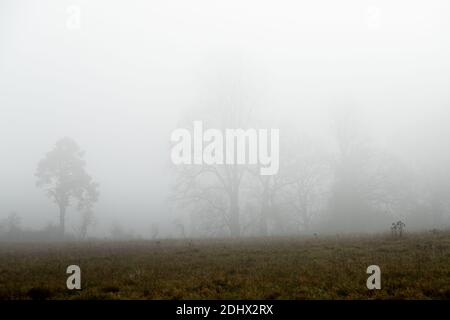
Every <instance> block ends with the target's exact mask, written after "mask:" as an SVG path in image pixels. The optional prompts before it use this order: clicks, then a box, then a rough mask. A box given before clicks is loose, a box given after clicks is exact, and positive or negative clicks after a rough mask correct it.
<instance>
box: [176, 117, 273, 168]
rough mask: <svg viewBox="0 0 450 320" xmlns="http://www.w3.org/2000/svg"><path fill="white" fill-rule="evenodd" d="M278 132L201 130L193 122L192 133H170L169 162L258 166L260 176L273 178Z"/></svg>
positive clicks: (263, 130)
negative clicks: (170, 150)
mask: <svg viewBox="0 0 450 320" xmlns="http://www.w3.org/2000/svg"><path fill="white" fill-rule="evenodd" d="M279 140H280V132H279V129H270V130H268V129H258V130H257V129H225V130H223V131H221V130H218V129H213V128H209V129H206V130H204V127H203V122H202V121H194V123H193V132H192V133H191V131H190V130H188V129H185V128H179V129H176V130H174V131H173V132H172V135H171V141H172V142H175V143H176V144H175V145H174V146H173V147H172V152H171V158H172V162H173V163H174V164H177V165H178V164H188V165H189V164H196V165H203V164H206V165H232V164H238V165H242V164H248V165H259V166H260V174H261V175H275V174H277V173H278V169H279V164H280V161H279V158H280V156H279V154H280V141H279Z"/></svg>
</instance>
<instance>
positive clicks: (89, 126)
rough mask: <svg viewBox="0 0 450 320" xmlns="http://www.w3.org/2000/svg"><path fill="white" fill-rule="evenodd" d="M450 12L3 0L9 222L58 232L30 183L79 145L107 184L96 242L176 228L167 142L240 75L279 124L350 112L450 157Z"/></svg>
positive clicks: (2, 119)
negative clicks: (228, 76)
mask: <svg viewBox="0 0 450 320" xmlns="http://www.w3.org/2000/svg"><path fill="white" fill-rule="evenodd" d="M74 8H75V11H76V10H78V9H79V13H80V20H79V21H80V25H79V28H77V27H76V26H75V28H74V27H73V25H71V20H70V19H72V18H73V16H72V14H73V12H74V11H73V10H74ZM449 17H450V2H449V1H446V0H442V1H436V0H431V1H406V0H405V1H392V0H390V1H375V0H373V1H360V0H354V1H331V0H328V1H325V0H319V1H304V2H302V3H300V1H276V2H275V1H256V0H255V1H246V0H239V1H211V0H208V1H207V0H204V1H181V0H180V1H172V0H169V1H162V0H161V1H156V0H153V1H131V2H130V1H106V0H104V1H88V0H86V1H75V0H74V1H57V0H55V1H49V0H43V1H25V0H19V1H16V0H2V1H1V2H0V219H1V218H4V217H6V216H7V215H8V214H9V213H10V212H11V211H17V212H18V213H19V214H20V215H21V216H22V219H23V224H24V225H25V226H28V227H41V226H43V225H46V224H48V223H51V222H53V223H56V222H57V212H58V211H57V208H56V206H54V205H52V204H51V203H50V202H49V200H48V199H47V198H46V197H45V195H44V193H43V191H42V190H40V189H38V188H36V186H35V177H34V172H35V170H36V166H37V163H38V161H39V160H40V159H41V158H42V157H43V156H44V155H45V153H46V152H47V151H49V150H50V149H51V148H52V147H53V145H54V143H55V142H56V141H57V140H58V139H60V138H62V137H65V136H70V137H72V138H74V139H75V140H76V141H77V142H78V143H79V145H80V146H81V148H82V149H83V150H85V151H86V155H85V159H86V161H87V165H88V166H87V169H88V171H89V173H90V174H91V175H92V176H93V178H94V179H95V180H96V181H98V182H99V183H100V192H101V197H100V200H99V202H98V204H97V205H96V207H95V212H96V215H97V219H98V220H99V226H97V230H98V233H99V234H102V233H105V232H107V230H108V229H109V228H110V225H111V224H112V223H113V222H120V223H123V224H125V225H127V226H129V227H130V228H133V229H134V230H136V231H138V232H142V233H145V232H148V230H149V228H150V224H151V223H152V222H153V221H158V222H159V221H165V222H166V223H168V221H169V220H170V218H169V216H168V215H167V214H166V213H167V211H166V196H167V190H168V184H169V179H168V178H167V176H168V171H169V169H168V164H169V161H170V133H171V131H172V130H173V129H175V128H176V127H177V125H178V124H179V123H180V118H181V117H182V114H183V112H184V111H185V110H189V108H191V107H195V106H196V105H197V104H199V103H200V101H202V100H203V98H204V97H205V96H206V95H208V94H211V90H213V89H212V88H214V82H215V81H216V79H217V78H220V76H221V74H222V73H223V72H229V69H228V67H229V66H233V68H234V69H235V70H240V71H242V72H244V73H245V75H246V76H248V79H250V80H249V81H250V82H251V83H252V84H253V85H254V87H255V88H256V89H255V91H254V93H253V94H255V95H258V96H260V99H259V100H258V101H260V104H261V105H264V106H265V107H268V108H269V109H270V110H273V111H272V112H273V113H274V117H281V118H288V119H291V120H292V119H298V124H299V126H305V127H309V128H310V129H312V130H314V129H316V130H318V131H326V130H327V128H328V127H329V122H328V120H329V119H328V118H327V117H326V114H327V112H328V111H329V108H330V107H333V106H334V103H335V102H336V101H352V103H354V104H355V105H357V106H358V108H361V110H362V111H363V114H364V118H362V120H361V121H367V122H366V124H367V128H368V130H369V131H370V132H371V134H372V135H373V137H374V139H375V141H376V142H377V143H379V144H380V145H383V146H384V147H386V148H390V149H392V150H395V152H396V153H398V154H399V155H401V156H403V157H405V158H412V159H414V160H417V161H433V159H430V155H431V157H433V156H435V157H436V159H438V158H439V159H440V160H437V161H444V160H445V159H448V157H447V153H446V152H445V150H447V149H448V140H446V139H447V138H449V137H450V132H449V129H448V127H449V126H448V122H449V120H450V117H449V111H448V110H449V108H450V93H449V92H450V91H449V88H450V59H449V57H450V37H449V34H450V19H449ZM68 24H69V25H68ZM363 119H366V120H363ZM322 129H323V130H322ZM74 216H75V214H73V215H70V214H69V216H68V219H69V221H68V224H69V225H70V221H71V219H73V217H74Z"/></svg>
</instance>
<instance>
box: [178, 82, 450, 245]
mask: <svg viewBox="0 0 450 320" xmlns="http://www.w3.org/2000/svg"><path fill="white" fill-rule="evenodd" d="M238 87H239V86H235V87H234V88H238ZM219 101H220V103H219V104H217V105H209V106H208V108H200V109H198V110H193V111H191V112H190V113H189V115H188V116H187V117H185V119H183V122H182V125H185V126H188V124H189V123H192V121H193V120H198V119H202V120H204V123H205V122H206V123H208V126H209V127H211V128H221V129H222V130H224V129H225V128H244V129H245V128H255V127H261V128H271V127H275V128H280V139H281V141H280V171H279V173H278V174H277V175H273V176H261V175H260V174H259V170H258V169H259V168H258V167H257V166H250V165H227V164H225V165H222V164H221V165H206V164H203V165H176V166H174V172H175V179H174V185H173V194H172V200H173V204H174V210H175V211H176V212H177V214H178V215H179V217H178V218H177V224H178V225H179V224H180V223H182V224H183V234H185V233H187V236H220V237H222V236H231V237H239V236H243V235H253V236H266V235H274V234H299V233H304V234H305V233H316V232H321V233H325V232H329V233H341V232H342V233H343V232H358V233H359V232H360V233H364V232H383V231H384V232H388V231H389V228H390V226H391V224H392V222H393V221H398V219H401V220H402V221H406V222H407V225H408V227H409V229H411V230H412V229H428V228H444V227H448V226H449V221H450V220H449V213H450V201H449V198H450V197H448V195H449V194H450V177H449V175H448V174H442V173H441V175H440V176H430V175H425V174H424V173H423V172H424V170H423V168H420V167H418V166H414V165H412V164H411V163H412V161H411V162H410V163H406V162H405V161H402V160H400V158H399V157H397V156H396V155H394V154H393V153H392V152H389V151H387V150H383V149H382V148H380V147H379V146H376V144H375V143H373V141H372V140H371V137H370V135H369V134H368V133H367V132H366V131H365V128H364V127H363V126H362V122H361V121H360V119H359V118H358V109H357V108H355V107H347V106H345V107H341V108H337V109H336V110H335V111H334V112H330V114H329V115H330V117H329V125H330V128H331V130H329V135H328V137H327V138H326V139H327V141H326V142H324V141H322V140H320V139H322V138H318V137H316V136H314V135H312V134H309V133H306V132H302V130H301V129H300V130H299V129H298V128H296V127H295V125H292V126H290V125H289V124H286V123H283V125H281V126H280V124H279V123H273V122H272V123H271V122H270V120H268V119H270V117H264V116H263V115H262V114H261V112H259V113H258V112H255V109H251V108H248V107H247V105H246V103H248V101H246V100H245V97H243V94H242V92H239V90H237V91H233V90H231V91H230V92H227V96H226V97H223V98H220V99H219ZM180 221H181V222H180ZM185 226H186V227H185Z"/></svg>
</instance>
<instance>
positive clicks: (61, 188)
mask: <svg viewBox="0 0 450 320" xmlns="http://www.w3.org/2000/svg"><path fill="white" fill-rule="evenodd" d="M83 156H84V152H83V151H81V149H80V148H79V146H78V145H77V143H76V142H75V141H74V140H72V139H71V138H63V139H61V140H59V141H58V142H56V144H55V147H54V148H53V150H51V151H50V152H48V153H47V154H46V155H45V157H44V158H43V159H42V160H41V161H40V162H39V164H38V167H37V171H36V174H35V175H36V177H37V183H36V185H37V186H38V187H41V188H43V189H44V190H45V191H46V192H47V196H48V197H49V198H50V199H51V200H52V201H53V202H54V203H55V204H56V205H57V206H58V208H59V223H60V232H61V235H64V231H65V219H66V210H67V208H68V207H69V206H71V205H72V204H76V206H77V209H78V210H80V211H86V210H90V209H91V208H92V206H93V204H94V203H95V202H96V201H97V199H98V195H99V193H98V184H97V183H95V182H93V181H92V178H91V177H90V176H89V175H88V174H87V172H86V170H85V165H86V163H85V161H84V160H83Z"/></svg>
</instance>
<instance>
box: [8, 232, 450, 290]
mask: <svg viewBox="0 0 450 320" xmlns="http://www.w3.org/2000/svg"><path fill="white" fill-rule="evenodd" d="M71 264H76V265H79V266H80V267H81V270H82V290H81V291H69V290H67V289H66V279H67V276H68V275H66V273H65V271H66V268H67V266H68V265H71ZM372 264H376V265H379V266H380V267H381V271H382V290H379V291H369V290H368V289H367V288H366V280H367V277H368V275H367V274H366V268H367V267H368V266H369V265H372ZM0 299H450V233H447V232H446V233H443V232H442V233H435V234H431V233H427V234H411V235H407V236H405V237H404V238H402V239H393V238H391V237H388V236H358V237H356V236H355V237H344V238H338V237H325V238H295V237H289V238H261V239H241V240H190V241H181V240H161V241H129V242H105V241H95V242H79V243H76V242H71V243H34V244H32V243H15V244H12V243H2V244H0Z"/></svg>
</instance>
